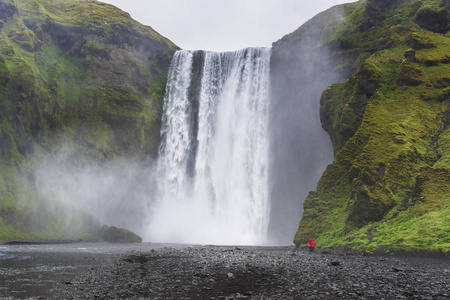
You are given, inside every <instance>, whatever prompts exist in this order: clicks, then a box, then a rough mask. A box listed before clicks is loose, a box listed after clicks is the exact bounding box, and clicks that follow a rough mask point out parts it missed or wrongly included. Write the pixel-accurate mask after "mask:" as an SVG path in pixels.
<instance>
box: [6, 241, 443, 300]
mask: <svg viewBox="0 0 450 300" xmlns="http://www.w3.org/2000/svg"><path fill="white" fill-rule="evenodd" d="M14 247H15V248H14ZM30 247H34V248H30ZM292 250H293V247H240V246H239V247H231V246H229V247H225V246H190V247H187V246H179V245H172V246H170V247H165V246H164V245H155V244H141V245H135V246H130V245H107V244H106V245H105V244H100V245H97V244H73V245H61V246H52V245H48V246H42V245H38V246H30V245H29V246H24V245H22V246H17V245H15V246H9V245H8V246H6V245H3V246H0V298H1V299H450V257H449V256H448V255H437V256H436V257H429V256H428V255H420V254H416V255H409V256H408V255H403V254H398V253H396V254H389V253H388V254H386V255H375V256H371V255H366V256H363V255H362V254H359V253H344V252H342V253H340V252H335V251H333V252H329V253H327V252H320V251H316V252H315V253H309V252H307V251H304V250H299V251H296V252H293V251H292ZM8 256H9V257H8Z"/></svg>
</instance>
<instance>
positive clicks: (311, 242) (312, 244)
mask: <svg viewBox="0 0 450 300" xmlns="http://www.w3.org/2000/svg"><path fill="white" fill-rule="evenodd" d="M308 246H309V252H313V251H314V248H316V241H314V240H313V239H312V238H309V239H308Z"/></svg>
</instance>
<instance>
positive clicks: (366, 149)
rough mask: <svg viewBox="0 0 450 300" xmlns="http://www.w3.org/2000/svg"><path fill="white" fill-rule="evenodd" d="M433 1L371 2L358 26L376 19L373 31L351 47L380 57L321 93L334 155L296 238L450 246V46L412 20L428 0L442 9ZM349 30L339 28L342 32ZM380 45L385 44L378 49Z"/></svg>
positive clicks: (373, 245) (363, 246)
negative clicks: (449, 102) (380, 3)
mask: <svg viewBox="0 0 450 300" xmlns="http://www.w3.org/2000/svg"><path fill="white" fill-rule="evenodd" d="M426 2H427V3H421V2H418V1H413V2H412V3H408V2H407V1H398V2H396V3H389V5H386V7H381V6H378V5H379V4H377V3H376V2H374V1H368V2H367V5H368V6H366V7H365V13H364V15H365V16H366V17H367V18H368V19H367V20H362V19H360V20H359V21H357V24H359V25H358V26H359V27H357V28H359V29H360V30H361V29H363V28H367V26H366V25H367V24H368V23H367V22H369V23H370V24H371V26H373V28H372V29H369V30H368V31H367V30H366V29H364V31H363V30H361V32H364V33H367V32H371V33H373V34H374V35H373V37H368V39H367V40H366V41H362V40H360V39H361V36H362V35H361V32H360V33H359V34H355V35H354V39H353V40H352V45H353V47H355V48H357V47H361V48H362V49H361V53H373V54H372V55H370V56H368V54H365V55H364V56H363V57H364V60H363V59H361V55H360V58H359V61H361V64H360V66H359V69H358V71H357V72H356V74H355V75H354V76H352V77H351V78H350V79H349V80H348V81H347V82H345V83H340V84H335V85H332V86H330V87H329V88H328V89H327V90H326V91H324V93H323V94H322V99H321V120H322V124H323V127H324V128H325V130H327V132H328V133H329V134H330V137H331V140H332V142H333V146H334V149H335V161H334V162H333V164H332V165H331V166H329V167H328V168H327V169H326V170H325V172H324V173H323V175H322V178H321V179H320V181H319V183H318V186H317V190H316V191H315V192H311V193H310V195H309V196H308V197H307V199H306V200H305V202H304V214H303V217H302V219H301V221H300V224H299V230H298V232H297V234H296V236H295V240H294V241H295V243H296V244H299V245H302V244H304V243H305V241H306V240H307V238H308V237H315V238H316V239H317V241H318V246H319V247H339V246H342V247H344V248H346V249H350V248H351V249H356V250H360V251H368V252H374V251H376V250H378V249H382V248H386V247H388V248H386V249H402V250H405V249H406V250H413V249H420V250H424V249H427V250H432V251H443V252H447V251H448V246H449V244H448V233H449V230H450V227H449V225H448V224H450V223H449V222H448V214H449V212H448V207H449V205H450V199H449V198H448V196H447V195H448V194H449V186H448V182H450V178H449V173H448V170H449V168H448V167H449V161H450V159H449V157H448V152H449V150H450V148H449V149H447V148H448V135H449V132H448V127H449V124H450V121H449V120H450V117H449V112H448V109H449V107H448V102H447V101H448V99H449V92H448V83H449V79H448V74H449V72H448V68H449V62H450V59H449V55H450V52H449V49H450V45H449V44H448V43H449V39H448V37H446V36H443V35H441V34H439V33H433V32H431V31H429V30H423V29H421V28H419V27H418V26H416V25H415V24H414V23H413V22H414V18H411V16H415V15H420V14H421V12H420V11H419V12H417V11H418V10H419V8H421V7H422V9H424V8H423V5H431V6H434V8H433V9H438V10H441V8H442V5H441V4H440V1H426ZM422 4H423V5H422ZM354 8H355V9H356V4H355V6H354ZM358 9H361V7H360V6H359V7H358ZM355 16H361V12H360V11H355V14H353V15H352V14H349V15H348V16H347V22H348V20H349V19H350V18H355ZM353 20H357V19H353ZM344 23H345V22H344ZM419 25H420V26H422V27H423V28H424V27H426V25H425V24H419ZM353 30H356V29H353ZM381 32H384V34H383V33H381ZM348 33H349V31H348V28H347V29H343V27H340V28H339V29H337V31H336V33H335V34H336V36H337V37H335V38H339V37H340V36H342V35H344V37H345V36H347V35H348ZM345 38H346V39H348V37H345ZM375 41H377V42H378V43H379V47H386V49H379V51H373V49H374V48H373V44H372V42H375ZM368 50H369V51H368Z"/></svg>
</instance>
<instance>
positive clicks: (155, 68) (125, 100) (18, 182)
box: [0, 0, 178, 239]
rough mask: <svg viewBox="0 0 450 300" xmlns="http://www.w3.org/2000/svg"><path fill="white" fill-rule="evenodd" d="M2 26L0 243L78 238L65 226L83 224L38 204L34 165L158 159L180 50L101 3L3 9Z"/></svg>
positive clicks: (46, 1)
mask: <svg viewBox="0 0 450 300" xmlns="http://www.w3.org/2000/svg"><path fill="white" fill-rule="evenodd" d="M0 19H1V24H0V104H1V108H2V109H1V110H0V165H1V168H0V212H1V214H0V215H1V216H2V222H3V223H4V224H6V225H5V231H4V232H3V235H1V236H0V239H7V238H20V237H32V236H44V235H45V236H47V237H53V238H55V237H60V236H64V235H66V236H67V235H72V234H75V233H74V232H67V231H64V230H63V228H66V226H65V223H66V222H69V221H70V220H71V219H73V223H74V224H84V223H86V222H83V220H85V219H86V217H85V216H83V215H82V214H81V213H80V212H76V213H74V214H70V215H68V214H66V213H65V210H64V209H63V208H62V207H58V205H56V204H55V203H57V202H58V201H57V199H47V198H45V199H41V198H40V197H38V195H37V194H36V190H35V188H34V187H33V184H32V181H33V176H34V175H33V174H32V171H31V170H32V169H33V168H32V167H31V165H30V164H31V162H33V161H36V160H37V157H45V156H48V155H52V154H53V151H54V149H61V151H65V150H66V152H67V153H69V152H70V153H74V154H73V156H72V157H71V158H72V159H74V160H77V161H79V162H87V163H88V162H90V161H93V160H115V159H117V158H118V157H121V156H125V155H132V156H133V157H135V158H136V159H141V160H143V161H146V160H148V159H150V158H151V157H152V156H154V155H156V152H157V148H158V145H159V128H160V117H161V113H162V109H161V106H162V100H163V96H164V90H165V77H166V75H167V70H168V67H169V63H170V60H171V57H172V54H173V53H174V51H175V50H177V49H178V48H177V47H176V46H175V45H174V44H173V43H172V42H170V41H169V40H167V39H165V38H164V37H162V36H161V35H159V34H158V33H156V32H155V31H154V30H153V29H152V28H150V27H148V26H143V25H141V24H139V23H138V22H136V21H134V20H133V19H131V18H130V16H129V14H127V13H125V12H123V11H121V10H119V9H117V8H115V7H114V6H112V5H108V4H105V3H101V2H98V1H90V0H75V1H65V0H56V1H53V0H52V1H50V0H30V1H29V0H26V1H22V0H16V1H9V0H8V1H0ZM69 150H70V151H69ZM80 218H81V219H80ZM70 222H71V221H70ZM70 222H69V223H70ZM87 223H92V222H91V221H89V222H87ZM2 228H3V226H2ZM77 231H78V234H89V231H88V230H87V229H86V228H78V227H77ZM6 232H7V233H6Z"/></svg>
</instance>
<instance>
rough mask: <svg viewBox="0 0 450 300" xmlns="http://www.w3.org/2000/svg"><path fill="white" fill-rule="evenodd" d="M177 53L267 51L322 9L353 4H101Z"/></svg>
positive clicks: (200, 0)
mask: <svg viewBox="0 0 450 300" xmlns="http://www.w3.org/2000/svg"><path fill="white" fill-rule="evenodd" d="M101 1H102V2H106V3H110V4H113V5H115V6H117V7H119V8H120V9H122V10H124V11H126V12H128V13H129V14H130V15H131V17H132V18H133V19H135V20H137V21H139V22H140V23H142V24H144V25H149V26H151V27H152V28H153V29H154V30H156V31H157V32H158V33H159V34H161V35H162V36H164V37H166V38H168V39H170V40H171V41H172V42H173V43H175V44H176V45H177V46H179V47H180V48H182V49H189V50H209V51H219V52H222V51H233V50H239V49H242V48H247V47H271V45H272V43H274V42H276V41H277V40H279V39H280V38H282V37H283V36H284V35H286V34H288V33H291V32H293V31H294V30H296V29H297V28H298V27H300V26H301V25H302V24H303V23H305V22H306V21H308V20H309V19H311V18H312V17H313V16H315V15H316V14H318V13H319V12H321V11H324V10H326V9H328V8H330V7H332V6H334V5H337V4H342V3H348V2H355V0H101Z"/></svg>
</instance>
